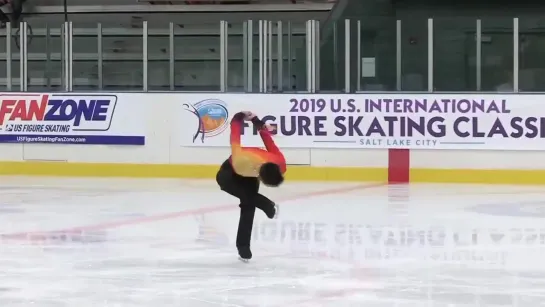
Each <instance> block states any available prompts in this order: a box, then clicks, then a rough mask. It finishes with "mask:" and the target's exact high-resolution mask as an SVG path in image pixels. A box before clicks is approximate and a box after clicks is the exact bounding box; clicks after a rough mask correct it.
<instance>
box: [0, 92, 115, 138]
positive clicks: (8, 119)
mask: <svg viewBox="0 0 545 307" xmlns="http://www.w3.org/2000/svg"><path fill="white" fill-rule="evenodd" d="M0 99H1V101H0V131H2V132H7V133H19V132H23V133H44V132H47V133H66V132H71V131H107V130H109V129H110V125H111V123H112V119H113V115H114V110H115V105H116V103H117V96H115V95H66V94H59V95H57V94H26V95H25V94H23V95H0Z"/></svg>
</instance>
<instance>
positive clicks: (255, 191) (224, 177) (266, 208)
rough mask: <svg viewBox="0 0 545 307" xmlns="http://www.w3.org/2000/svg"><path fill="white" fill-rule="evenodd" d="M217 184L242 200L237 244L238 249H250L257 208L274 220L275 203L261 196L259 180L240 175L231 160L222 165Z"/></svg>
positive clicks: (217, 176)
mask: <svg viewBox="0 0 545 307" xmlns="http://www.w3.org/2000/svg"><path fill="white" fill-rule="evenodd" d="M216 182H217V183H218V184H219V186H220V188H221V189H222V190H223V191H225V192H227V193H229V194H231V195H233V196H235V197H236V198H238V199H239V200H240V204H239V207H240V218H239V220H238V231H237V241H236V244H237V248H241V247H250V241H251V239H252V228H253V227H254V215H255V208H259V209H261V210H263V212H265V214H267V216H268V217H269V218H272V217H273V216H274V210H275V209H274V202H272V201H271V200H270V199H268V198H267V197H265V196H263V195H261V194H259V179H257V178H254V177H243V176H240V175H238V174H237V173H235V171H234V169H233V166H232V165H231V163H230V162H229V160H227V161H225V162H223V164H222V165H221V167H220V170H219V171H218V174H217V175H216Z"/></svg>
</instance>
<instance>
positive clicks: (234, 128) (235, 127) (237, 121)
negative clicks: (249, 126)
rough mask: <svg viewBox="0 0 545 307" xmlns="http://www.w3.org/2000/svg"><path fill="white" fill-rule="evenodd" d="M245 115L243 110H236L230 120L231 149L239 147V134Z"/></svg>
mask: <svg viewBox="0 0 545 307" xmlns="http://www.w3.org/2000/svg"><path fill="white" fill-rule="evenodd" d="M246 116H247V114H246V113H245V112H238V113H237V114H235V116H233V119H232V120H231V150H235V149H240V134H241V132H242V125H243V123H244V118H246Z"/></svg>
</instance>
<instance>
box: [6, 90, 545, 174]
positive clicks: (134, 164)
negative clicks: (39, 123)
mask: <svg viewBox="0 0 545 307" xmlns="http://www.w3.org/2000/svg"><path fill="white" fill-rule="evenodd" d="M135 95H136V94H135ZM181 95H183V94H181ZM154 103H158V102H154ZM173 108H174V106H173V105H169V104H168V103H167V104H161V107H156V108H155V107H154V108H151V109H150V112H148V113H147V114H146V120H145V121H144V122H141V125H145V127H146V130H145V131H146V132H145V134H146V135H145V136H146V145H145V146H121V145H120V146H111V145H66V144H26V143H25V144H22V143H8V144H6V143H3V144H0V160H1V162H0V174H1V175H46V176H99V177H113V176H121V177H168V178H214V175H215V171H216V170H217V168H218V165H219V164H220V163H221V162H222V161H223V160H224V159H226V157H227V156H228V155H229V153H230V151H229V148H218V147H206V148H203V147H183V146H180V142H179V139H180V138H181V133H183V132H182V131H180V129H178V128H177V123H176V122H177V121H179V118H178V117H177V112H176V111H175V110H174V109H173ZM120 120H126V121H129V120H133V119H131V117H130V115H126V117H124V118H122V119H120ZM538 141H539V140H536V142H538ZM283 151H284V153H285V156H286V158H287V161H288V164H289V165H290V167H289V169H288V174H287V176H288V178H289V179H290V180H305V181H306V180H309V181H310V180H320V181H327V180H334V181H373V182H386V181H389V182H391V183H404V182H441V183H445V182H452V183H496V184H545V159H543V158H542V156H543V153H542V152H541V151H520V150H517V149H516V148H514V149H513V151H489V150H428V149H423V150H419V149H411V150H409V149H317V148H312V149H309V148H303V149H300V148H285V149H283Z"/></svg>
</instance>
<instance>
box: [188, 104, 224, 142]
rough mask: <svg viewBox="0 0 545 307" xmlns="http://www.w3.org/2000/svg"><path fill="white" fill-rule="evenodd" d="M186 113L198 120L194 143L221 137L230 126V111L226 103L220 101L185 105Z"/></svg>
mask: <svg viewBox="0 0 545 307" xmlns="http://www.w3.org/2000/svg"><path fill="white" fill-rule="evenodd" d="M183 106H184V108H185V110H186V111H188V112H191V113H192V114H193V115H195V116H196V117H197V119H198V125H197V127H196V129H195V133H194V134H193V143H195V142H196V141H197V140H198V139H200V141H201V143H204V139H205V138H210V137H214V136H216V135H219V134H220V133H222V132H223V131H225V129H227V126H228V118H229V111H227V105H226V104H225V102H223V101H221V100H218V99H206V100H202V101H199V102H197V103H195V104H187V103H185V104H184V105H183Z"/></svg>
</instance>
